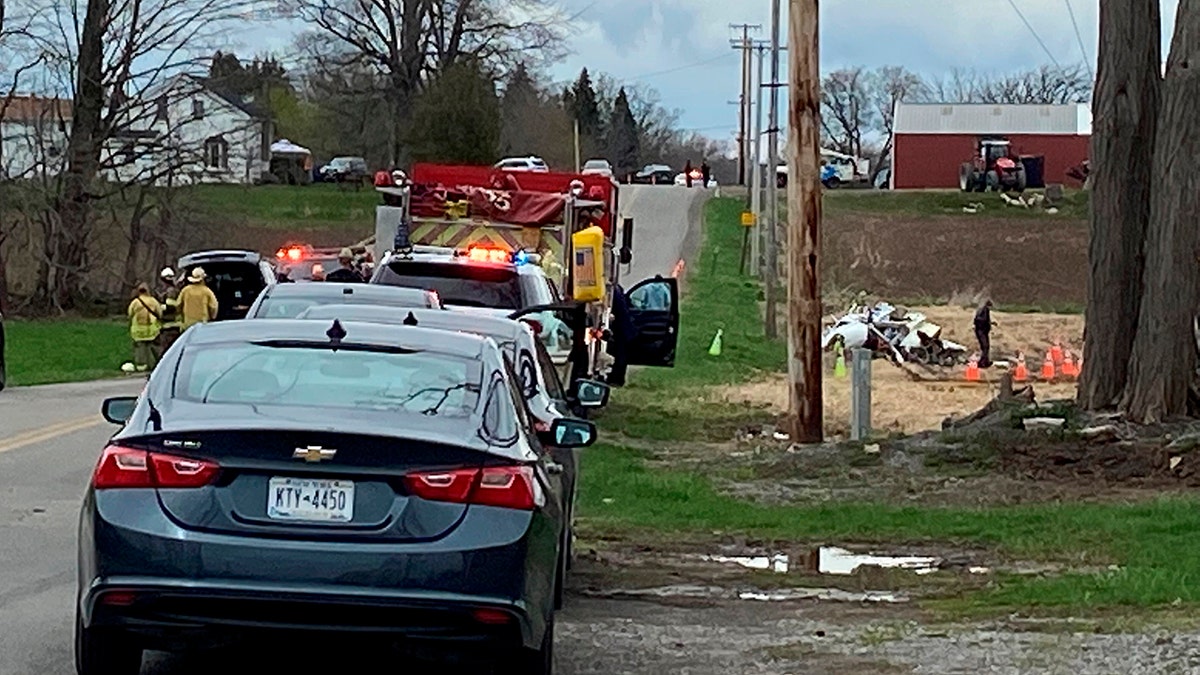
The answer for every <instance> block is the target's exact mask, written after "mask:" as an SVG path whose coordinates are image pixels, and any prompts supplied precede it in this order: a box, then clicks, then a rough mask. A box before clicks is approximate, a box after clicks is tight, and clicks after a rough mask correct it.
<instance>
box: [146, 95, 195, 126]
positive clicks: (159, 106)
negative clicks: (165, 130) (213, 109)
mask: <svg viewBox="0 0 1200 675" xmlns="http://www.w3.org/2000/svg"><path fill="white" fill-rule="evenodd" d="M154 105H155V111H154V121H155V122H166V121H167V110H168V108H167V97H166V96H159V97H158V100H156V101H155V102H154ZM201 107H203V106H201Z"/></svg>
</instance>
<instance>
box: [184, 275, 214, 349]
mask: <svg viewBox="0 0 1200 675" xmlns="http://www.w3.org/2000/svg"><path fill="white" fill-rule="evenodd" d="M207 276H208V275H206V274H205V273H204V268H203V267H197V268H195V269H193V270H192V273H191V274H190V275H188V283H187V286H185V287H184V289H183V290H182V291H179V317H180V332H181V333H182V332H183V331H185V330H187V329H189V328H191V327H192V326H195V325H196V324H198V323H208V322H209V321H213V320H215V319H216V318H217V296H216V294H214V293H213V292H212V289H211V288H209V287H208V286H207V285H205V283H204V280H205V279H206V278H207Z"/></svg>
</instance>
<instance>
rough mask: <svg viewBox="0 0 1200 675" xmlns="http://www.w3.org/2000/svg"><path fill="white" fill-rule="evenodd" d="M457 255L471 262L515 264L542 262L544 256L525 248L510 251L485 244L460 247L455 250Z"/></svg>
mask: <svg viewBox="0 0 1200 675" xmlns="http://www.w3.org/2000/svg"><path fill="white" fill-rule="evenodd" d="M454 255H455V256H456V257H461V258H466V259H468V260H470V261H471V262H490V263H509V262H511V263H513V264H515V265H527V264H533V265H537V264H539V263H541V262H542V256H541V255H539V254H537V253H530V252H529V251H526V250H525V249H518V250H516V251H509V250H508V249H503V248H488V247H485V246H472V247H471V248H468V249H466V250H462V249H459V250H457V251H455V252H454Z"/></svg>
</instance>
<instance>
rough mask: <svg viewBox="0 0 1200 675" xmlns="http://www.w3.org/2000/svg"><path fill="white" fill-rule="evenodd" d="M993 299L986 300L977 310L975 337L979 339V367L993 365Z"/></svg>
mask: <svg viewBox="0 0 1200 675" xmlns="http://www.w3.org/2000/svg"><path fill="white" fill-rule="evenodd" d="M994 325H995V324H994V323H993V322H992V301H991V300H987V301H985V302H984V303H983V304H982V305H981V306H980V307H979V311H977V312H975V339H976V340H978V341H979V367H980V368H988V367H990V366H991V365H992V358H991V354H990V352H991V350H992V326H994Z"/></svg>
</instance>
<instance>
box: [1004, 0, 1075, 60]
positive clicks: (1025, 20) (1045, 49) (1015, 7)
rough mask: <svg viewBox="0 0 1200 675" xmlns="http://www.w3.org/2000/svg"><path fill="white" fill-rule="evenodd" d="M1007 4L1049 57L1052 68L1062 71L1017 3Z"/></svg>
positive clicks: (1009, 2) (1012, 1)
mask: <svg viewBox="0 0 1200 675" xmlns="http://www.w3.org/2000/svg"><path fill="white" fill-rule="evenodd" d="M1008 4H1010V5H1012V8H1013V10H1014V11H1016V13H1017V16H1019V17H1021V22H1022V23H1024V24H1025V27H1026V28H1028V29H1029V32H1030V33H1031V34H1033V39H1034V40H1037V43H1038V44H1039V45H1041V46H1042V51H1044V52H1046V56H1049V57H1050V62H1051V63H1053V64H1054V67H1055V68H1058V69H1059V70H1062V69H1063V67H1062V65H1061V64H1059V62H1058V59H1056V58H1054V54H1052V53H1050V48H1049V47H1047V46H1046V43H1045V42H1042V36H1040V35H1038V33H1037V31H1036V30H1034V29H1033V24H1031V23H1029V19H1026V18H1025V13H1024V12H1022V11H1021V8H1020V7H1017V3H1016V2H1015V1H1014V0H1008Z"/></svg>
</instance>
